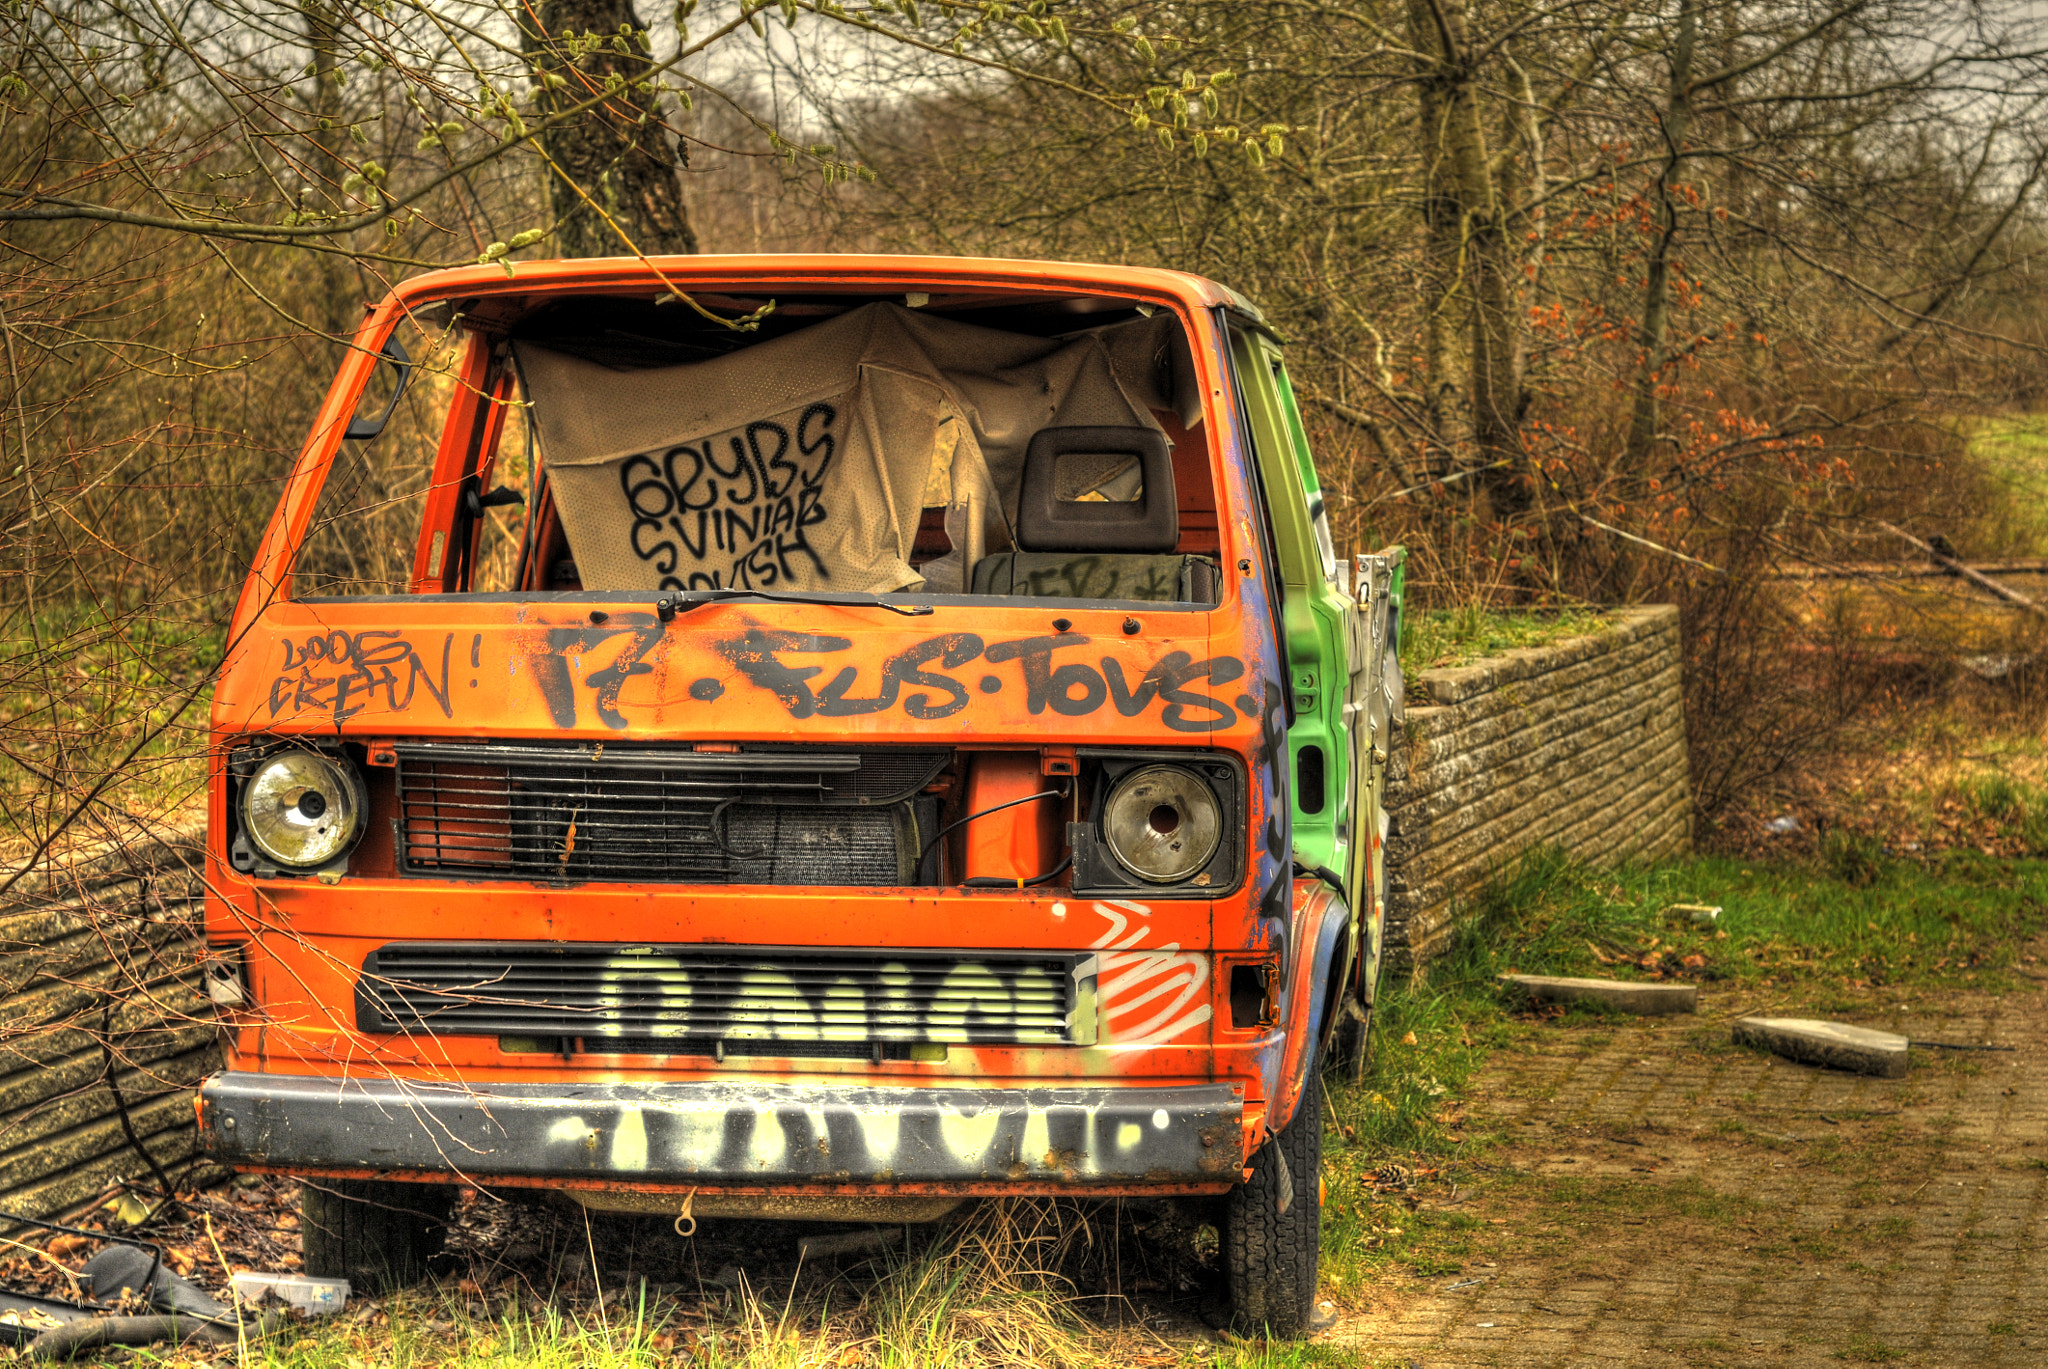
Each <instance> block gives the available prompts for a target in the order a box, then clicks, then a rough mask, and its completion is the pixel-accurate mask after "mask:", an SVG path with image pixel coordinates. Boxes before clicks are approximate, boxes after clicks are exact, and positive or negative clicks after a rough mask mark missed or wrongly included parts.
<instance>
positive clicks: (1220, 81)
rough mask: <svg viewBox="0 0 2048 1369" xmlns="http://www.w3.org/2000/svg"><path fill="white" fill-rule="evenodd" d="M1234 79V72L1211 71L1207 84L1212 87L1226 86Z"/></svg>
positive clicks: (1235, 75)
mask: <svg viewBox="0 0 2048 1369" xmlns="http://www.w3.org/2000/svg"><path fill="white" fill-rule="evenodd" d="M1236 79H1237V73H1236V72H1234V71H1212V72H1210V73H1209V84H1210V85H1212V86H1227V85H1229V84H1230V83H1231V82H1232V81H1235V80H1236Z"/></svg>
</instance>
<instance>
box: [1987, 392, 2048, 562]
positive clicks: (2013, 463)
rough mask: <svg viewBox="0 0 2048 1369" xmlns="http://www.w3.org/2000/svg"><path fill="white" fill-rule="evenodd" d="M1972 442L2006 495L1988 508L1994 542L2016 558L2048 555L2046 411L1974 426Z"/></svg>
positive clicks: (1993, 481)
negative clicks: (2008, 550) (2043, 511)
mask: <svg viewBox="0 0 2048 1369" xmlns="http://www.w3.org/2000/svg"><path fill="white" fill-rule="evenodd" d="M1969 444H1970V446H1969V450H1970V455H1971V456H1972V457H1974V458H1976V462H1977V465H1978V467H1979V469H1980V470H1981V471H1982V472H1983V473H1984V476H1985V477H1986V478H1987V479H1988V480H1989V481H1990V482H1991V483H1992V484H1993V486H1994V487H1996V489H1997V490H1998V491H1999V492H2001V493H2002V494H2003V495H2004V496H2005V497H2004V498H2003V499H2000V500H1998V501H1996V502H1995V503H1994V504H1993V505H1992V506H1991V508H1990V509H1989V510H1988V511H1987V517H1988V518H1989V519H1990V520H1991V521H1992V523H1993V526H1992V528H1991V529H1989V531H1990V532H1991V534H1992V541H1993V543H1994V544H1995V545H1998V546H2000V547H2002V548H2009V549H2010V554H2012V555H2016V556H2048V516H2044V515H2043V513H2042V510H2044V509H2048V415H2042V414H2021V415H2017V416H2014V417H2011V418H1996V419H1985V420H1983V421H1981V422H1978V423H1976V424H1974V425H1972V427H1971V429H1970V432H1969Z"/></svg>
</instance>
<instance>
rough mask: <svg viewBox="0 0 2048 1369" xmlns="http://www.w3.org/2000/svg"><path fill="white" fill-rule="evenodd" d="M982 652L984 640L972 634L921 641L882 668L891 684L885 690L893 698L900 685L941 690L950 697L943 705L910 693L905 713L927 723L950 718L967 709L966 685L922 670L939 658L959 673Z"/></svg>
mask: <svg viewBox="0 0 2048 1369" xmlns="http://www.w3.org/2000/svg"><path fill="white" fill-rule="evenodd" d="M981 652H982V645H981V638H979V637H977V636H975V635H974V634H973V633H971V632H950V633H947V634H946V635H945V636H943V637H934V638H932V639H931V640H930V641H926V642H919V643H918V644H917V645H916V646H914V647H911V648H910V649H909V650H907V651H900V652H898V653H896V654H895V655H894V656H891V657H890V658H889V660H888V662H887V663H886V664H885V665H884V666H883V667H882V673H883V675H884V677H886V679H888V680H889V681H890V683H889V684H887V685H885V686H884V689H885V690H886V691H887V693H888V694H889V696H890V697H891V698H894V697H895V694H896V684H897V683H898V682H900V683H901V684H902V685H903V686H904V687H905V688H917V687H919V686H922V687H924V688H926V689H942V690H944V691H945V692H946V696H947V698H946V701H945V702H944V703H933V702H932V699H931V696H930V695H929V694H910V695H906V696H905V697H904V700H903V711H904V712H905V713H908V714H909V715H910V716H911V717H913V718H917V719H920V720H924V721H929V720H931V719H933V718H950V717H952V716H953V715H954V714H955V713H958V712H959V711H960V710H961V709H963V708H965V707H967V700H968V699H969V697H970V696H969V694H968V692H967V686H965V685H963V684H961V683H960V682H959V681H958V680H956V679H954V678H953V677H952V676H950V675H940V674H936V673H934V672H932V671H929V670H921V669H919V667H920V666H922V665H924V664H925V663H926V662H928V661H930V660H932V659H933V658H935V657H936V658H937V660H938V662H939V664H940V665H942V666H944V667H945V668H946V669H948V670H958V669H959V668H960V667H961V666H964V665H966V664H967V663H968V662H969V661H971V660H973V659H974V658H975V657H977V656H979V655H981Z"/></svg>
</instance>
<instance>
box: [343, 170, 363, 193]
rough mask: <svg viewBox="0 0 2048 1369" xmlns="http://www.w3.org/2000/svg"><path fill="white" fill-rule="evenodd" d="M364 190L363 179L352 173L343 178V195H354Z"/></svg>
mask: <svg viewBox="0 0 2048 1369" xmlns="http://www.w3.org/2000/svg"><path fill="white" fill-rule="evenodd" d="M362 188H363V178H362V177H361V176H359V175H357V174H356V173H355V172H353V171H351V172H349V173H348V174H347V175H346V176H343V177H342V178H341V193H342V194H344V195H353V194H355V193H356V192H357V191H358V190H361V189H362Z"/></svg>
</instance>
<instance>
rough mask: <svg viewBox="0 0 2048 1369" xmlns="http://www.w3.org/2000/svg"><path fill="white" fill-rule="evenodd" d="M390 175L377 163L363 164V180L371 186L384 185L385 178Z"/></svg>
mask: <svg viewBox="0 0 2048 1369" xmlns="http://www.w3.org/2000/svg"><path fill="white" fill-rule="evenodd" d="M390 174H391V173H390V172H388V171H386V170H385V169H384V168H383V167H381V166H379V165H378V164H377V163H375V162H364V163H363V179H364V180H366V181H368V182H369V183H370V184H371V185H382V184H384V178H385V177H386V176H389V175H390Z"/></svg>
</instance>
